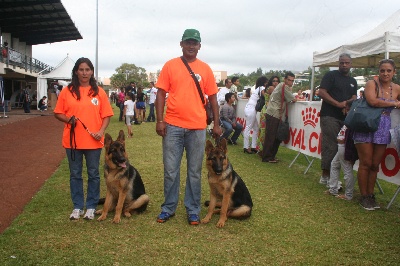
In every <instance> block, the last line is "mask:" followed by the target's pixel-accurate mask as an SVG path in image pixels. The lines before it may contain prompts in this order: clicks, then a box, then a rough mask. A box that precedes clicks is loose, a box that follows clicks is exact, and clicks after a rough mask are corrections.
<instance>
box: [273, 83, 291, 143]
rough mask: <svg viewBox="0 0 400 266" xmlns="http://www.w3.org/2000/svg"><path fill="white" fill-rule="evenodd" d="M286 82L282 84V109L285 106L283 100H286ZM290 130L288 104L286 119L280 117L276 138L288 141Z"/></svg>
mask: <svg viewBox="0 0 400 266" xmlns="http://www.w3.org/2000/svg"><path fill="white" fill-rule="evenodd" d="M284 91H285V84H283V86H282V98H281V110H282V106H283V102H284V101H285V94H284ZM289 135H290V131H289V120H288V108H287V104H286V114H285V120H284V121H282V119H280V121H279V126H278V131H277V133H276V139H277V140H280V141H286V140H288V139H289Z"/></svg>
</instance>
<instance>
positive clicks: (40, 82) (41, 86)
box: [37, 55, 75, 102]
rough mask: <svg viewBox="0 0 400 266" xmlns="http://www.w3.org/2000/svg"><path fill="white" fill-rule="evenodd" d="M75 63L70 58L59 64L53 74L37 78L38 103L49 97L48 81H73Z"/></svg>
mask: <svg viewBox="0 0 400 266" xmlns="http://www.w3.org/2000/svg"><path fill="white" fill-rule="evenodd" d="M74 65H75V62H74V61H73V60H72V59H71V58H69V57H68V55H67V57H66V58H64V60H63V61H62V62H61V63H60V64H58V66H57V67H56V68H55V69H53V70H52V71H51V72H49V73H47V74H45V75H39V76H38V77H37V99H38V102H39V100H40V99H42V98H43V96H47V97H48V95H47V79H56V80H71V77H72V76H71V73H72V69H73V68H74Z"/></svg>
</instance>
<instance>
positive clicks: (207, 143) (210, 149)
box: [206, 140, 214, 153]
mask: <svg viewBox="0 0 400 266" xmlns="http://www.w3.org/2000/svg"><path fill="white" fill-rule="evenodd" d="M212 149H214V145H213V144H212V142H211V141H210V140H207V142H206V153H209V152H210V151H212Z"/></svg>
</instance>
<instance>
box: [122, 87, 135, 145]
mask: <svg viewBox="0 0 400 266" xmlns="http://www.w3.org/2000/svg"><path fill="white" fill-rule="evenodd" d="M125 98H126V100H125V102H124V117H125V123H126V126H127V128H128V138H132V136H133V132H132V124H131V122H132V120H133V116H134V115H135V112H134V110H135V102H134V101H135V96H134V95H133V93H132V92H129V93H127V94H126V96H125Z"/></svg>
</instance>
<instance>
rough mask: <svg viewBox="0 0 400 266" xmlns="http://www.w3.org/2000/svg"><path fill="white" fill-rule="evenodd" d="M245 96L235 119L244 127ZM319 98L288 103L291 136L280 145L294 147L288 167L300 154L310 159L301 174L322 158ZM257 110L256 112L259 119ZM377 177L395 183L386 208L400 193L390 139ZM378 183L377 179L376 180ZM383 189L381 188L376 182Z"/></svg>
mask: <svg viewBox="0 0 400 266" xmlns="http://www.w3.org/2000/svg"><path fill="white" fill-rule="evenodd" d="M246 103H247V100H245V99H239V101H238V104H237V109H236V110H237V121H238V122H239V123H241V124H242V125H243V128H245V127H246V120H245V115H244V108H245V106H246ZM321 103H322V102H321V101H312V102H308V101H305V102H296V103H293V104H289V105H288V106H289V108H288V116H289V124H290V138H289V140H288V141H286V142H284V143H282V146H285V147H286V148H289V149H291V150H295V151H297V152H298V153H297V155H296V157H295V158H294V159H293V161H292V162H291V164H290V165H289V167H291V166H292V165H293V164H294V163H295V162H296V160H297V158H298V157H299V156H305V158H306V159H307V161H308V162H309V164H308V166H307V169H306V170H305V172H304V174H306V173H307V171H308V169H309V168H310V167H311V166H312V164H313V162H314V160H315V159H316V158H319V159H320V158H321V129H320V117H319V112H320V110H321ZM259 115H260V113H257V118H258V119H259ZM391 119H392V126H396V125H399V123H400V110H398V109H394V110H393V111H392V114H391ZM357 169H358V161H357V162H356V164H355V165H354V170H357ZM378 178H379V179H382V180H385V181H387V182H390V183H393V184H396V185H398V188H397V190H396V192H395V194H394V196H393V197H392V199H391V201H390V202H389V205H388V206H387V208H389V207H390V205H391V204H392V203H393V201H394V200H395V198H396V197H397V195H398V194H399V193H400V160H399V154H398V152H397V150H396V149H395V146H394V144H393V143H391V144H389V145H388V146H387V148H386V152H385V155H384V156H383V159H382V162H381V164H380V169H379V172H378ZM378 185H379V183H378ZM379 189H380V190H381V192H382V193H383V191H382V188H381V187H380V186H379Z"/></svg>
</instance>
